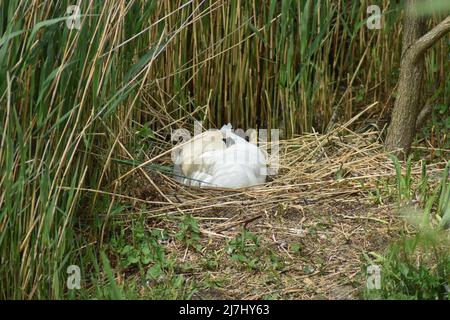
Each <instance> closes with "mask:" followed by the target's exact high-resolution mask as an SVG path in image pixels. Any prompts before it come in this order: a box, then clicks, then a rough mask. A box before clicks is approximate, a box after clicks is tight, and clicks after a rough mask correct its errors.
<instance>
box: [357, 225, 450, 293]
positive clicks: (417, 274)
mask: <svg viewBox="0 0 450 320" xmlns="http://www.w3.org/2000/svg"><path fill="white" fill-rule="evenodd" d="M449 247H450V241H449V238H448V234H445V233H442V232H439V231H436V230H422V231H421V232H419V233H418V234H417V235H415V236H413V237H405V238H403V239H401V240H399V241H397V242H395V243H394V244H392V245H391V246H390V247H389V249H388V250H387V253H386V254H385V255H384V256H383V257H382V258H381V259H379V260H378V261H377V260H375V263H377V264H380V266H381V288H380V289H373V290H366V292H365V296H366V298H370V299H431V300H434V299H447V300H448V299H449V298H450V291H449V285H450V252H449V250H448V248H449Z"/></svg>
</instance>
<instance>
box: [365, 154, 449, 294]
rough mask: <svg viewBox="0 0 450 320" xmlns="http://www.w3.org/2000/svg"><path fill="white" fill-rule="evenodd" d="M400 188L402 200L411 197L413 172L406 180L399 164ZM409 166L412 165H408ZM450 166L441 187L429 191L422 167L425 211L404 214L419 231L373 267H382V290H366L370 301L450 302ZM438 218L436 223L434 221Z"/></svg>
mask: <svg viewBox="0 0 450 320" xmlns="http://www.w3.org/2000/svg"><path fill="white" fill-rule="evenodd" d="M394 163H395V166H396V169H397V181H398V184H397V188H398V190H399V192H398V194H399V198H400V199H402V200H403V199H407V197H408V196H410V195H411V181H410V180H411V178H410V170H407V175H406V176H403V175H401V172H400V164H399V162H398V161H395V159H394ZM407 166H408V167H409V168H410V167H411V164H410V161H408V163H407ZM449 168H450V162H449V163H447V166H446V167H445V169H444V170H443V172H442V177H441V180H440V183H439V185H438V186H437V187H436V188H435V189H434V190H428V189H429V188H428V179H427V174H426V166H425V164H424V163H423V165H422V176H421V180H420V183H419V188H418V189H419V190H420V191H421V197H422V198H423V199H425V200H426V201H425V200H424V201H423V203H424V208H423V209H422V210H419V209H412V208H410V207H401V208H400V212H401V213H402V215H403V217H404V218H406V219H407V221H408V223H410V224H412V226H413V227H414V228H416V229H417V233H416V234H415V235H414V236H402V238H401V239H400V240H398V241H396V242H394V243H393V244H391V245H390V246H389V248H388V249H387V251H386V253H385V254H384V255H383V256H376V259H375V260H372V259H370V258H368V257H366V258H367V260H368V261H369V262H370V264H378V265H380V266H381V288H380V289H373V290H368V289H367V290H366V291H365V293H364V295H365V297H366V298H369V299H433V300H434V299H447V300H448V299H449V298H450V291H449V287H450V250H449V248H450V235H449V232H448V230H446V229H445V228H446V227H448V217H449V216H448V212H449V202H450V181H449V179H448V177H449ZM433 218H434V219H433Z"/></svg>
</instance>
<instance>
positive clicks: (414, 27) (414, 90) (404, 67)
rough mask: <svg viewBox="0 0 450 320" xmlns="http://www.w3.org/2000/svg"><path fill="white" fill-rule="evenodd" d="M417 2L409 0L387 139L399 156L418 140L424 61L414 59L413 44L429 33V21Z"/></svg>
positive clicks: (406, 152)
mask: <svg viewBox="0 0 450 320" xmlns="http://www.w3.org/2000/svg"><path fill="white" fill-rule="evenodd" d="M413 5H414V1H413V0H407V2H406V11H405V17H404V23H403V41H402V59H401V63H400V79H399V84H398V91H397V98H396V100H395V105H394V109H393V111H392V118H391V123H390V125H389V128H388V133H387V138H386V142H385V144H386V148H387V149H388V150H389V151H393V153H394V154H395V155H397V156H398V157H401V158H403V157H405V156H406V155H407V154H408V153H409V149H410V147H411V143H412V141H413V139H414V135H415V132H416V130H415V128H416V120H417V116H418V114H419V111H420V105H421V102H422V101H421V93H422V89H423V70H424V61H423V59H418V61H417V62H415V61H414V59H413V55H412V54H411V53H410V48H411V47H412V45H413V44H414V43H415V42H416V41H417V40H418V39H420V37H421V36H422V35H423V34H424V32H425V21H424V19H423V18H421V17H419V16H418V15H416V14H415V13H414V7H413Z"/></svg>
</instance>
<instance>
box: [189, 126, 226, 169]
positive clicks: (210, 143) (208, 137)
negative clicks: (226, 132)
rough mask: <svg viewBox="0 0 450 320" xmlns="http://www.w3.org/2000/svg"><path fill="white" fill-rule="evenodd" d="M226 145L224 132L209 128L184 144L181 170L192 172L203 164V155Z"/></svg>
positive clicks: (221, 148)
mask: <svg viewBox="0 0 450 320" xmlns="http://www.w3.org/2000/svg"><path fill="white" fill-rule="evenodd" d="M225 148H226V145H225V143H224V141H223V134H222V132H220V131H219V130H208V131H205V132H203V133H202V134H199V135H196V136H194V138H192V139H191V140H189V141H188V143H187V144H186V145H184V146H183V148H182V151H181V155H180V156H181V161H180V162H181V170H182V171H183V173H184V174H185V175H189V174H191V173H192V172H193V171H195V170H196V169H197V167H198V166H201V165H203V161H202V158H201V155H202V154H203V153H205V152H208V151H217V150H223V149H225Z"/></svg>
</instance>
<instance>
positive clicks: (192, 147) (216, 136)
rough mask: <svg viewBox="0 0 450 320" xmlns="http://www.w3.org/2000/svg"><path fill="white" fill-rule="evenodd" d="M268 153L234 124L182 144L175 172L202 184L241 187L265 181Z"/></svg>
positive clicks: (191, 183)
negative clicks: (242, 135)
mask: <svg viewBox="0 0 450 320" xmlns="http://www.w3.org/2000/svg"><path fill="white" fill-rule="evenodd" d="M266 162H267V155H266V154H265V153H264V152H263V151H262V150H260V149H259V148H258V147H257V146H256V145H255V144H252V143H249V142H247V140H245V139H243V138H241V137H240V136H238V135H236V134H235V133H233V132H232V130H231V125H230V124H228V125H225V126H223V127H222V129H220V130H216V129H215V130H208V131H206V132H203V133H202V134H199V135H196V136H194V137H193V138H192V139H190V140H189V141H188V142H187V143H183V145H181V146H180V150H179V154H178V156H177V157H176V163H175V170H174V171H175V172H178V173H179V174H180V175H181V176H183V178H182V179H179V180H180V181H181V182H182V183H184V184H186V185H191V186H200V187H220V188H241V187H249V186H253V185H257V184H261V183H264V182H265V180H266V176H267V167H266Z"/></svg>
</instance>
